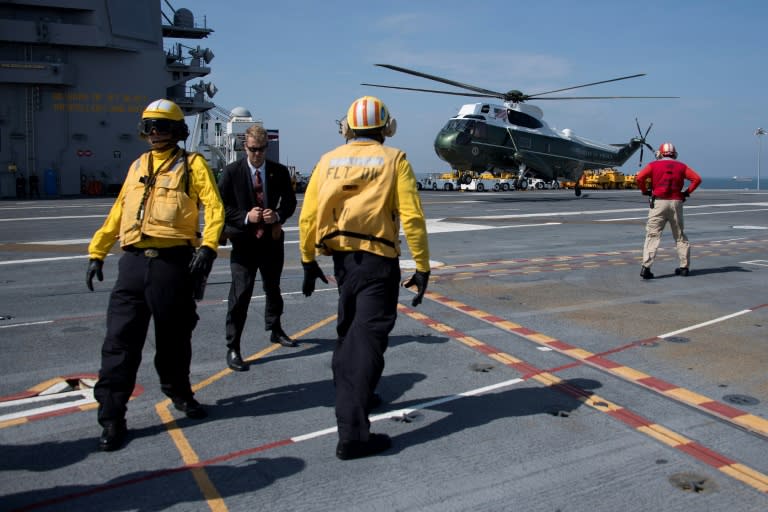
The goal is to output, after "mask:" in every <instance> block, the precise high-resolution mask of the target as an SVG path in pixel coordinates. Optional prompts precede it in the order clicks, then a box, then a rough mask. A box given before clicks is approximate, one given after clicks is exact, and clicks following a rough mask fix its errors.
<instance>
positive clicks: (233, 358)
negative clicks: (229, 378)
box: [227, 349, 249, 372]
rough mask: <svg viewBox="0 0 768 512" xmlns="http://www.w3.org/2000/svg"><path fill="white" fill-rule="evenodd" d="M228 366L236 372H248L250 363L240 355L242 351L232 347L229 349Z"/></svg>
mask: <svg viewBox="0 0 768 512" xmlns="http://www.w3.org/2000/svg"><path fill="white" fill-rule="evenodd" d="M227 366H229V368H230V369H231V370H233V371H236V372H247V371H248V368H249V366H248V363H246V362H245V361H243V358H242V357H240V352H237V351H236V350H232V349H230V350H228V351H227Z"/></svg>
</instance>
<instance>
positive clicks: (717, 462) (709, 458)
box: [676, 442, 736, 468]
mask: <svg viewBox="0 0 768 512" xmlns="http://www.w3.org/2000/svg"><path fill="white" fill-rule="evenodd" d="M676 448H677V449H678V450H680V451H681V452H685V453H687V454H688V455H690V456H692V457H694V458H695V459H697V460H700V461H701V462H703V463H705V464H709V465H710V466H712V467H713V468H721V467H723V466H730V465H732V464H736V461H735V460H732V459H729V458H727V457H725V456H724V455H720V454H719V453H717V452H714V451H712V450H710V449H709V448H706V447H704V446H702V445H700V444H699V443H696V442H690V443H687V444H681V445H679V446H676Z"/></svg>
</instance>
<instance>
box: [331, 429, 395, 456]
mask: <svg viewBox="0 0 768 512" xmlns="http://www.w3.org/2000/svg"><path fill="white" fill-rule="evenodd" d="M390 446H392V440H391V439H390V438H389V436H388V435H386V434H370V436H369V437H368V440H367V441H339V444H337V445H336V457H338V458H339V459H341V460H350V459H359V458H361V457H368V456H369V455H376V454H377V453H381V452H383V451H385V450H388V449H389V447H390Z"/></svg>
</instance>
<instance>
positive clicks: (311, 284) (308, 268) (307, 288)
mask: <svg viewBox="0 0 768 512" xmlns="http://www.w3.org/2000/svg"><path fill="white" fill-rule="evenodd" d="M301 266H302V267H304V282H303V283H302V284H301V291H302V293H304V296H305V297H309V296H310V295H312V292H314V291H315V282H316V279H320V280H321V281H322V282H324V283H325V284H328V279H327V278H326V277H325V274H323V271H322V270H320V265H318V264H317V261H310V262H309V263H304V262H303V261H302V262H301Z"/></svg>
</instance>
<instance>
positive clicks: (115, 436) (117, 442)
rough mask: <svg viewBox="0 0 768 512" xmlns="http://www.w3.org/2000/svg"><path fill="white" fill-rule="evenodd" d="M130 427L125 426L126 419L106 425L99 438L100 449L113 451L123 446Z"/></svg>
mask: <svg viewBox="0 0 768 512" xmlns="http://www.w3.org/2000/svg"><path fill="white" fill-rule="evenodd" d="M127 434H128V429H127V428H126V426H125V420H123V421H115V422H112V423H107V424H106V425H104V430H102V431H101V437H100V438H99V450H101V451H102V452H113V451H115V450H119V449H120V448H122V447H123V444H124V443H125V437H126V435H127Z"/></svg>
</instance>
